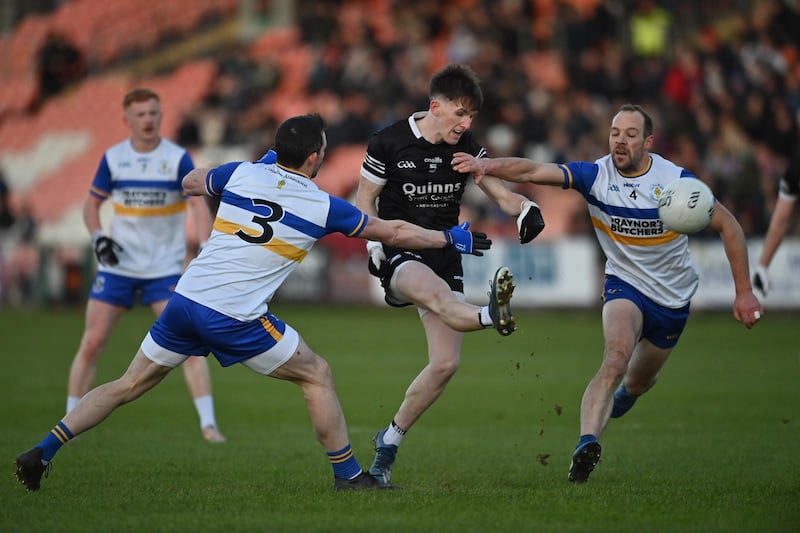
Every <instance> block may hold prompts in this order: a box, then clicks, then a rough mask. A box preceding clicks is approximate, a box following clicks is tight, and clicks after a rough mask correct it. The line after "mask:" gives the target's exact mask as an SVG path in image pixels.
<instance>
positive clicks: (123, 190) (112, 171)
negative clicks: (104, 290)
mask: <svg viewBox="0 0 800 533" xmlns="http://www.w3.org/2000/svg"><path fill="white" fill-rule="evenodd" d="M193 168H194V164H193V163H192V159H191V157H190V156H189V153H188V152H187V151H186V150H185V149H183V148H181V147H180V146H178V145H177V144H175V143H172V142H170V141H168V140H166V139H161V142H160V143H159V145H158V146H157V147H156V148H155V149H153V150H151V151H150V152H145V153H141V152H137V151H136V150H134V148H133V145H132V144H131V141H130V139H128V140H126V141H123V142H121V143H119V144H116V145H114V146H112V147H111V148H109V149H108V150H107V151H106V153H105V154H104V155H103V159H102V160H101V161H100V165H99V167H98V169H97V173H96V175H95V177H94V180H93V182H92V186H91V189H90V190H89V193H90V194H92V195H93V196H95V197H97V198H100V199H102V200H105V199H110V200H111V202H112V205H113V208H114V216H113V217H112V219H111V225H110V228H109V231H108V234H109V235H110V236H111V238H112V239H114V240H115V241H116V242H117V243H119V245H120V246H121V247H122V249H123V250H122V251H121V252H118V253H117V257H118V258H119V264H117V265H115V266H106V265H99V266H98V270H99V271H100V272H110V273H112V274H117V275H121V276H126V277H131V278H137V279H154V278H161V277H165V276H171V275H176V274H180V272H181V270H182V268H183V262H184V259H185V257H186V229H185V228H186V199H185V198H184V196H183V189H182V187H181V180H182V179H183V177H184V176H185V175H186V174H188V173H189V172H190V171H191V170H192V169H193Z"/></svg>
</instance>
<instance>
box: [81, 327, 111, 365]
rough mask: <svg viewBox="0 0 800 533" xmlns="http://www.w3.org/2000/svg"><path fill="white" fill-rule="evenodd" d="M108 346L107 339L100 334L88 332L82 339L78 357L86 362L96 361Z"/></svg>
mask: <svg viewBox="0 0 800 533" xmlns="http://www.w3.org/2000/svg"><path fill="white" fill-rule="evenodd" d="M105 346H106V339H105V338H104V337H102V336H99V335H92V334H87V335H84V337H83V340H81V346H80V350H79V351H78V357H79V358H80V359H81V360H82V361H85V362H94V361H96V360H97V359H98V358H99V357H100V354H102V353H103V349H104V348H105Z"/></svg>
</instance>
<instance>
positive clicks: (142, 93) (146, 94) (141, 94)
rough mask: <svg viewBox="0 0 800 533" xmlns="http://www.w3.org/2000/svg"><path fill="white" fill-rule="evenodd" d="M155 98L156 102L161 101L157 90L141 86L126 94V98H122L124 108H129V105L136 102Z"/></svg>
mask: <svg viewBox="0 0 800 533" xmlns="http://www.w3.org/2000/svg"><path fill="white" fill-rule="evenodd" d="M153 99H155V101H156V102H160V101H161V98H159V96H158V94H156V92H155V91H151V90H150V89H144V88H141V87H139V88H137V89H133V90H132V91H128V94H126V95H125V98H123V99H122V109H128V106H130V105H131V104H132V103H134V102H147V101H148V100H153Z"/></svg>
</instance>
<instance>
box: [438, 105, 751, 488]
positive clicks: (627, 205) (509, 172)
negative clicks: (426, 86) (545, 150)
mask: <svg viewBox="0 0 800 533" xmlns="http://www.w3.org/2000/svg"><path fill="white" fill-rule="evenodd" d="M608 141H609V150H610V152H611V153H610V154H609V155H607V156H605V157H603V158H600V159H598V160H597V161H595V162H594V163H586V162H583V163H568V164H564V165H554V164H539V163H534V162H533V161H530V160H528V159H522V158H500V159H485V158H484V159H476V158H474V157H473V156H472V155H470V154H467V153H459V154H455V156H454V158H453V165H454V168H455V169H456V170H458V171H460V172H470V173H472V174H473V175H474V176H476V179H482V178H481V177H482V176H485V175H489V176H496V177H500V178H502V179H506V180H509V181H514V182H520V183H525V182H529V183H538V184H542V185H555V186H560V187H562V188H564V189H575V190H577V191H578V192H580V193H581V194H582V195H583V196H584V197H585V198H586V200H587V204H588V208H589V214H590V215H591V219H592V224H593V225H594V228H595V233H596V235H597V239H598V241H599V242H600V246H601V247H602V249H603V252H604V253H605V256H606V258H607V260H606V267H605V273H606V281H605V287H604V293H603V298H604V304H603V313H602V321H603V336H604V347H603V362H602V364H601V366H600V369H599V370H598V371H597V373H596V374H595V376H594V378H593V379H592V380H591V382H590V383H589V385H588V386H587V388H586V391H585V392H584V395H583V400H582V402H581V422H580V427H581V436H580V440H579V442H578V445H577V446H576V448H575V450H574V452H573V455H572V462H571V464H570V468H569V480H570V481H574V482H584V481H587V480H588V479H589V474H590V473H591V472H592V470H593V469H594V467H595V466H596V465H597V463H598V461H599V460H600V452H601V447H600V442H599V438H600V435H601V434H602V432H603V430H604V429H605V427H606V424H607V423H608V419H609V417H614V418H616V417H620V416H622V415H624V414H625V413H626V412H627V411H628V410H629V409H630V408H631V407H632V406H633V404H634V402H635V401H636V398H638V397H639V396H641V395H642V394H644V393H645V392H647V391H648V390H649V389H650V388H651V387H652V386H653V385H654V384H655V382H656V379H657V378H658V373H659V371H660V370H661V368H662V366H663V365H664V363H666V361H667V358H668V357H669V355H670V352H671V351H672V349H673V348H674V347H675V345H676V344H677V342H678V338H679V337H680V335H681V332H682V331H683V329H684V327H685V325H686V321H687V319H688V317H689V301H690V299H691V297H692V295H693V294H694V292H695V290H696V289H697V284H698V276H697V271H696V269H695V267H694V265H693V263H692V261H691V258H690V256H689V248H688V238H687V237H686V235H680V234H677V233H675V232H673V231H669V230H667V229H666V228H665V227H664V224H663V223H662V222H661V220H660V219H659V215H658V199H659V196H660V194H661V190H662V189H663V188H664V186H665V185H667V184H668V183H670V182H671V181H673V180H676V179H697V178H696V176H694V175H693V174H692V173H691V172H689V171H687V170H685V169H682V168H680V167H678V166H676V165H674V164H673V163H671V162H669V161H667V160H666V159H664V158H662V157H660V156H658V155H656V154H651V153H650V152H649V150H650V148H651V146H652V145H653V123H652V120H651V119H650V117H649V116H648V115H647V113H646V112H645V111H644V110H643V109H642V108H641V107H640V106H637V105H631V104H627V105H625V106H623V107H622V108H621V109H620V110H619V112H618V113H617V114H616V115H615V116H614V119H613V121H612V122H611V131H610V134H609V137H608ZM710 227H711V228H712V229H714V230H715V231H717V232H719V234H720V236H721V237H722V242H723V244H724V246H725V253H726V254H727V257H728V262H729V263H730V268H731V272H732V274H733V281H734V285H735V293H736V296H735V300H734V303H733V314H734V317H735V318H736V320H738V321H739V322H742V323H743V324H744V325H745V326H746V327H747V328H751V327H752V326H753V324H755V323H756V322H757V321H758V319H759V318H760V317H761V315H762V314H763V312H764V310H763V309H762V307H761V304H759V302H758V299H756V297H755V295H754V294H753V290H752V287H751V285H750V276H749V269H748V260H747V246H746V243H745V239H744V234H743V232H742V228H741V226H740V225H739V223H738V222H737V221H736V219H735V218H734V217H733V215H731V213H730V212H729V211H728V210H727V209H725V207H724V206H722V205H720V204H719V202H717V203H716V204H715V209H714V216H713V218H712V219H711V224H710ZM617 387H619V388H618V389H617ZM615 389H616V393H615Z"/></svg>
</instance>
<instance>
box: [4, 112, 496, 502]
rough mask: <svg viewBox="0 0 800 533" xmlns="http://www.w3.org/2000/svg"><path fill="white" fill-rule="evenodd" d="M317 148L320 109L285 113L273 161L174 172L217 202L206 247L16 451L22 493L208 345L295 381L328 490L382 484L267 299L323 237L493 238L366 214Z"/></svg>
mask: <svg viewBox="0 0 800 533" xmlns="http://www.w3.org/2000/svg"><path fill="white" fill-rule="evenodd" d="M325 147H326V138H325V133H324V129H323V121H322V119H321V118H320V117H319V116H318V115H305V116H300V117H293V118H290V119H288V120H287V121H286V122H284V123H283V124H281V126H280V127H279V128H278V130H277V132H276V134H275V152H277V164H269V163H266V162H264V161H263V160H262V161H258V162H256V163H228V164H225V165H222V166H220V167H217V168H214V169H195V170H193V171H192V172H190V173H189V174H188V175H187V176H186V177H185V178H184V180H183V189H184V192H186V193H187V194H190V195H194V196H200V195H203V196H208V197H214V198H217V199H218V200H219V202H218V209H217V210H216V219H215V221H214V229H213V231H212V233H211V237H210V239H209V241H208V244H207V246H206V247H204V248H203V250H202V252H201V253H200V255H199V256H198V257H197V258H196V259H195V260H193V261H192V262H191V264H190V265H189V267H188V268H187V270H186V272H185V273H184V275H183V276H182V277H181V279H180V281H179V282H178V286H177V287H176V289H175V294H174V295H173V297H172V298H171V299H170V301H169V303H168V304H167V307H166V309H165V310H164V312H163V313H162V315H161V316H160V317H159V319H158V320H157V321H156V323H155V324H154V325H153V326H152V328H151V329H150V331H149V332H148V333H147V335H146V336H145V338H144V340H143V341H142V344H141V346H140V348H139V351H138V353H137V354H136V356H135V357H134V359H133V362H132V363H131V365H130V367H129V368H128V370H127V371H126V372H125V374H124V375H123V376H122V377H120V378H119V379H117V380H115V381H112V382H110V383H106V384H105V385H101V386H100V387H97V388H96V389H94V390H92V391H90V392H89V393H88V394H87V395H86V396H84V398H83V399H82V400H81V401H80V402H79V403H78V405H77V406H76V407H75V409H73V410H72V411H70V412H69V413H68V414H67V415H66V416H65V417H64V418H63V419H62V420H61V421H60V422H59V423H58V424H57V425H56V426H55V427H54V428H53V430H52V431H51V432H50V433H49V434H48V435H47V436H46V437H45V438H44V439H43V440H42V441H41V442H40V443H39V444H38V445H36V446H35V447H34V448H33V449H31V450H29V451H27V452H25V453H23V454H20V455H19V456H18V457H17V461H16V465H17V472H16V475H17V478H18V479H19V480H20V481H21V482H22V483H23V484H24V485H25V486H26V487H27V488H28V490H38V489H39V485H40V482H41V477H42V475H43V474H44V472H45V471H46V470H47V469H48V468H49V464H50V463H49V462H50V460H51V459H52V458H53V456H54V455H55V454H56V452H57V451H58V450H59V448H60V447H61V446H62V444H64V443H65V442H67V441H69V440H70V439H72V438H74V437H75V436H77V435H78V434H80V433H82V432H84V431H86V430H88V429H90V428H92V427H94V426H95V425H97V424H99V423H100V422H102V421H103V420H104V419H105V418H106V417H107V416H109V415H110V414H111V413H112V412H113V411H114V409H116V408H117V407H119V406H120V405H122V404H124V403H127V402H130V401H133V400H135V399H136V398H138V397H139V396H141V395H142V394H144V393H145V392H147V391H148V390H150V389H151V388H153V387H154V386H155V385H157V384H158V383H159V382H160V381H161V380H162V379H163V378H164V377H165V376H166V375H167V374H168V373H169V372H170V371H171V370H172V369H173V368H175V367H177V366H179V365H180V364H181V363H183V362H184V361H186V360H187V359H189V358H193V357H205V356H206V355H207V354H208V353H209V352H211V353H213V354H214V356H215V357H216V358H217V360H218V361H219V362H220V363H221V364H222V366H224V367H227V366H230V365H233V364H236V363H241V364H242V365H244V366H246V367H247V368H250V369H251V370H253V371H255V372H257V373H259V374H263V375H265V376H270V377H273V378H278V379H283V380H288V381H291V382H293V383H296V384H297V385H299V386H300V388H301V389H302V391H303V397H304V398H305V400H306V405H307V408H308V412H309V415H310V418H311V423H312V425H313V427H314V431H315V434H316V436H317V439H318V440H319V442H320V443H321V444H322V446H323V447H324V448H325V451H326V452H327V455H328V458H329V459H330V462H331V465H332V467H333V472H334V488H335V489H337V490H339V489H364V488H385V487H384V486H383V485H379V484H378V482H377V480H375V478H373V477H372V476H370V475H369V474H367V473H365V472H363V471H362V470H361V467H360V466H359V464H358V462H357V461H356V458H355V456H354V455H353V451H352V450H351V448H350V442H349V438H348V436H347V427H346V424H345V419H344V415H343V413H342V410H341V407H340V406H339V401H338V399H337V396H336V391H335V389H334V384H333V376H332V374H331V369H330V367H329V366H328V364H327V362H326V361H325V360H324V359H322V358H321V357H320V356H318V355H317V354H315V353H314V352H313V351H311V349H310V348H309V347H308V345H307V344H306V343H305V341H304V340H303V339H302V338H301V337H300V335H299V334H298V332H297V331H296V330H295V329H294V328H292V327H291V326H290V325H288V324H286V323H285V322H284V321H282V320H281V319H280V318H278V317H277V316H276V315H274V314H273V313H272V312H271V309H270V300H271V299H272V296H273V295H274V294H275V291H276V290H277V289H278V288H279V287H280V286H281V284H282V283H283V281H284V280H285V279H286V277H287V276H289V274H291V273H292V271H294V270H295V268H297V266H298V265H299V264H300V262H302V261H303V259H305V257H306V256H307V255H308V252H309V251H310V250H311V248H312V247H313V246H314V244H315V243H316V241H317V240H318V239H320V238H321V237H323V236H325V235H327V234H329V233H333V232H340V233H343V234H345V235H347V236H349V237H360V238H364V239H375V240H378V241H382V242H385V243H387V244H391V245H395V246H404V247H407V248H451V247H452V248H453V249H455V250H458V251H459V252H460V253H475V254H478V255H480V254H481V250H486V249H488V248H489V246H490V245H491V241H489V240H488V239H487V238H486V235H484V234H482V233H477V232H475V233H473V232H470V231H469V230H468V229H467V228H466V227H464V226H454V227H452V228H448V229H446V230H443V231H441V230H430V229H424V228H421V227H419V226H416V225H414V224H410V223H407V222H402V221H398V220H392V221H385V220H381V219H380V218H377V217H370V216H368V215H366V214H364V213H362V212H361V211H360V210H358V209H357V208H356V207H355V206H353V205H351V204H349V203H347V202H345V201H344V200H340V199H338V198H333V197H331V196H329V195H328V194H326V193H325V192H323V191H320V190H319V189H318V188H317V186H316V185H315V184H314V183H313V182H312V181H311V180H312V179H313V178H314V177H315V176H316V174H317V171H318V170H319V168H320V166H321V165H322V161H323V159H324V156H325Z"/></svg>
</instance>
